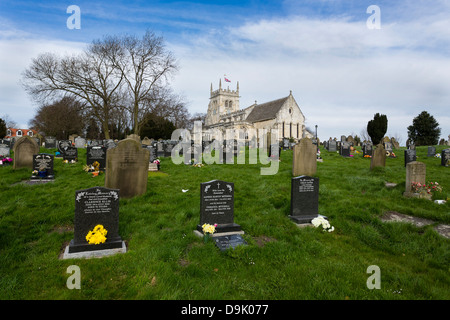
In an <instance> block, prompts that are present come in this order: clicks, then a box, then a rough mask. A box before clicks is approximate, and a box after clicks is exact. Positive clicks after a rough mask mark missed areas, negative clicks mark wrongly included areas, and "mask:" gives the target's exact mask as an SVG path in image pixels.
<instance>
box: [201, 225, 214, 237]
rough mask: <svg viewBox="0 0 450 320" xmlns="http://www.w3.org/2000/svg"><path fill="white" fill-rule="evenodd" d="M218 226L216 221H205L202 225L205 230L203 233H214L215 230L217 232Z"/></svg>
mask: <svg viewBox="0 0 450 320" xmlns="http://www.w3.org/2000/svg"><path fill="white" fill-rule="evenodd" d="M216 227H217V223H215V224H214V225H211V224H208V223H205V224H203V225H202V230H203V234H205V235H206V234H213V233H214V232H216Z"/></svg>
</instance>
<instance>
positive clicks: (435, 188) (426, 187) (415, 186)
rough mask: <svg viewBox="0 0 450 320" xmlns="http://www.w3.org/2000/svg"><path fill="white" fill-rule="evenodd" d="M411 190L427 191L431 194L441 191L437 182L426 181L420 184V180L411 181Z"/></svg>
mask: <svg viewBox="0 0 450 320" xmlns="http://www.w3.org/2000/svg"><path fill="white" fill-rule="evenodd" d="M411 190H412V191H413V192H414V193H427V194H432V193H434V192H442V187H441V185H440V184H439V183H438V182H428V183H426V184H421V183H420V182H413V183H411Z"/></svg>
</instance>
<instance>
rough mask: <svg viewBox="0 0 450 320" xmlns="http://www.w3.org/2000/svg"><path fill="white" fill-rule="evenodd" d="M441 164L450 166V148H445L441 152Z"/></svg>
mask: <svg viewBox="0 0 450 320" xmlns="http://www.w3.org/2000/svg"><path fill="white" fill-rule="evenodd" d="M441 165H442V166H444V167H450V149H444V150H442V152H441Z"/></svg>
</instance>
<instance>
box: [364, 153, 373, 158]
mask: <svg viewBox="0 0 450 320" xmlns="http://www.w3.org/2000/svg"><path fill="white" fill-rule="evenodd" d="M364 158H372V156H370V155H368V154H366V155H365V156H364Z"/></svg>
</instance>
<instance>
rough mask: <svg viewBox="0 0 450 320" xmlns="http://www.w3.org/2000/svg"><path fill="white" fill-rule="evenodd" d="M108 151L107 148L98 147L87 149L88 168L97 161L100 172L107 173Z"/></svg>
mask: <svg viewBox="0 0 450 320" xmlns="http://www.w3.org/2000/svg"><path fill="white" fill-rule="evenodd" d="M106 150H107V147H102V146H97V147H91V146H88V147H87V149H86V164H87V165H88V166H90V165H92V164H93V163H94V162H95V161H97V162H98V163H99V164H100V166H99V169H100V171H105V168H106Z"/></svg>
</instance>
